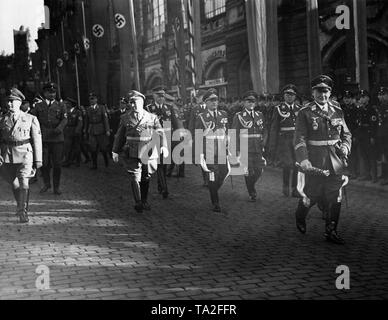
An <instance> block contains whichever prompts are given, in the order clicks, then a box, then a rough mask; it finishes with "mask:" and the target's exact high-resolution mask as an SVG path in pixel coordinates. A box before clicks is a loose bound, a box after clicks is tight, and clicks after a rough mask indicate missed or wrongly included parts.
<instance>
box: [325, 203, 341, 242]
mask: <svg viewBox="0 0 388 320" xmlns="http://www.w3.org/2000/svg"><path fill="white" fill-rule="evenodd" d="M340 213H341V203H340V202H337V203H333V204H331V205H330V211H329V214H328V215H327V219H326V228H325V237H326V240H327V241H329V242H333V243H335V244H344V243H345V241H344V240H343V239H342V238H341V237H340V236H339V235H338V233H337V226H338V221H339V217H340Z"/></svg>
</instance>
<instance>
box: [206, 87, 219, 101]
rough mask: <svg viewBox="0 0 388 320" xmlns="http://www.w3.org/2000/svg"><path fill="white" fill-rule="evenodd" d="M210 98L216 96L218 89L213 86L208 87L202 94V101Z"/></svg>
mask: <svg viewBox="0 0 388 320" xmlns="http://www.w3.org/2000/svg"><path fill="white" fill-rule="evenodd" d="M210 98H218V91H217V90H216V89H214V88H210V89H209V90H208V91H206V93H205V94H204V95H203V101H206V100H208V99H210Z"/></svg>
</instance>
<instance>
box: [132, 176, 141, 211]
mask: <svg viewBox="0 0 388 320" xmlns="http://www.w3.org/2000/svg"><path fill="white" fill-rule="evenodd" d="M131 188H132V194H133V199H134V200H135V210H136V211H137V212H139V213H141V212H143V203H142V201H141V192H140V185H139V182H137V181H135V180H133V181H131Z"/></svg>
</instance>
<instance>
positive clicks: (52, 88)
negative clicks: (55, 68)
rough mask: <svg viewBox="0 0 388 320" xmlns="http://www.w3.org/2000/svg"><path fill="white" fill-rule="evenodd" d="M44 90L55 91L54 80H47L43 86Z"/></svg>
mask: <svg viewBox="0 0 388 320" xmlns="http://www.w3.org/2000/svg"><path fill="white" fill-rule="evenodd" d="M43 90H44V91H57V85H56V84H55V83H54V82H47V83H46V84H45V85H44V86H43Z"/></svg>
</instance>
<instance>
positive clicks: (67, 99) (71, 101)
mask: <svg viewBox="0 0 388 320" xmlns="http://www.w3.org/2000/svg"><path fill="white" fill-rule="evenodd" d="M65 101H67V102H70V103H71V104H72V105H75V104H77V101H76V100H75V99H73V98H70V97H67V98H66V99H65Z"/></svg>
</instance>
